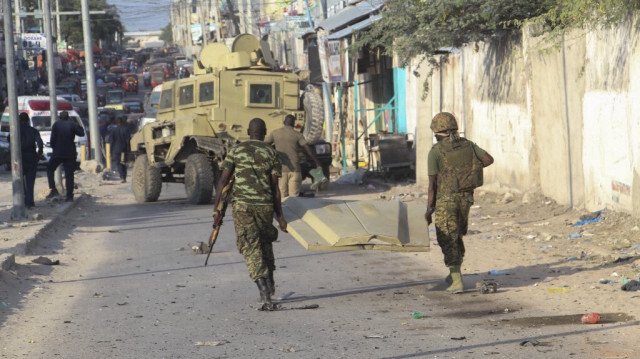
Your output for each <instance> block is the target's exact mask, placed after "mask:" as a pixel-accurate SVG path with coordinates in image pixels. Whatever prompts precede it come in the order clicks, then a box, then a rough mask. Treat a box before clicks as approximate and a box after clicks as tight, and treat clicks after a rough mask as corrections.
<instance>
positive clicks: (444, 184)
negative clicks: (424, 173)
mask: <svg viewBox="0 0 640 359" xmlns="http://www.w3.org/2000/svg"><path fill="white" fill-rule="evenodd" d="M434 149H436V150H437V151H438V152H439V153H440V155H441V156H442V161H443V164H444V168H443V169H442V170H441V171H440V173H438V193H459V192H468V191H473V190H474V189H475V188H478V187H480V186H482V182H483V173H482V171H483V168H484V166H483V164H482V161H480V160H479V159H478V156H477V155H476V152H475V150H474V149H473V142H471V141H469V140H467V139H465V138H458V139H455V140H451V139H448V138H447V139H444V140H442V141H441V142H438V143H437V144H436V145H435V146H434Z"/></svg>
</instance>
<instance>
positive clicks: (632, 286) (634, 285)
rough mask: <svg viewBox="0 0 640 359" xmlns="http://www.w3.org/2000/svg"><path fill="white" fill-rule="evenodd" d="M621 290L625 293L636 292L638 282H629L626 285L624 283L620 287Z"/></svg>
mask: <svg viewBox="0 0 640 359" xmlns="http://www.w3.org/2000/svg"><path fill="white" fill-rule="evenodd" d="M621 289H622V290H624V291H625V292H635V291H637V290H640V281H637V280H630V281H628V282H627V283H625V284H624V285H623V286H622V287H621Z"/></svg>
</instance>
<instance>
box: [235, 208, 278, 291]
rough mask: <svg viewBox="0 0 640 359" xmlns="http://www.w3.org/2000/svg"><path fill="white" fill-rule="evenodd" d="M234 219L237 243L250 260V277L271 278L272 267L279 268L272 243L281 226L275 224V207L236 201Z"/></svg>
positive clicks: (252, 278) (243, 254)
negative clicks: (277, 226) (277, 227)
mask: <svg viewBox="0 0 640 359" xmlns="http://www.w3.org/2000/svg"><path fill="white" fill-rule="evenodd" d="M233 223H234V226H235V229H236V237H237V239H236V245H237V246H238V251H239V252H240V254H242V256H243V257H244V261H245V262H246V263H247V269H248V270H249V276H250V277H251V280H252V281H254V282H255V281H257V280H258V279H260V278H268V277H269V271H275V270H276V265H275V258H274V256H273V245H272V243H273V242H274V241H275V240H276V239H278V230H277V229H276V227H274V226H273V207H272V206H257V205H249V204H245V203H237V202H236V203H234V204H233Z"/></svg>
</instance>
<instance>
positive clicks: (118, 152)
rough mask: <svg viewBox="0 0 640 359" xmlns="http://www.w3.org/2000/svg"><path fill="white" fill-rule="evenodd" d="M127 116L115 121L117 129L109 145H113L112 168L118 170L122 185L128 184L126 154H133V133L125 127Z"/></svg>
mask: <svg viewBox="0 0 640 359" xmlns="http://www.w3.org/2000/svg"><path fill="white" fill-rule="evenodd" d="M126 121H127V116H118V117H116V119H115V124H116V128H114V129H113V130H111V135H110V136H109V144H110V145H111V149H110V153H111V163H112V167H115V168H117V169H118V173H119V174H120V180H121V183H125V182H127V164H126V161H125V159H124V156H125V154H127V153H129V152H131V144H130V142H129V141H131V133H130V132H129V128H127V126H126V125H125V123H126Z"/></svg>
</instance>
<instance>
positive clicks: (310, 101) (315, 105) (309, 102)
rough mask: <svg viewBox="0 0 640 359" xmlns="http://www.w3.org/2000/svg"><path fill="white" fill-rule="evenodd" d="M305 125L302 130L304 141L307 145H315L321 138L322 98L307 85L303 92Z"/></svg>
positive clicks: (312, 87) (322, 119) (322, 120)
mask: <svg viewBox="0 0 640 359" xmlns="http://www.w3.org/2000/svg"><path fill="white" fill-rule="evenodd" d="M303 104H304V113H305V124H304V129H303V130H302V135H303V136H304V139H305V140H307V142H309V143H315V142H316V141H318V140H319V139H321V138H322V130H323V129H322V125H323V124H324V105H323V103H322V96H320V94H319V93H318V92H317V89H316V88H315V87H314V86H313V85H308V86H307V87H306V88H305V91H304V101H303Z"/></svg>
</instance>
